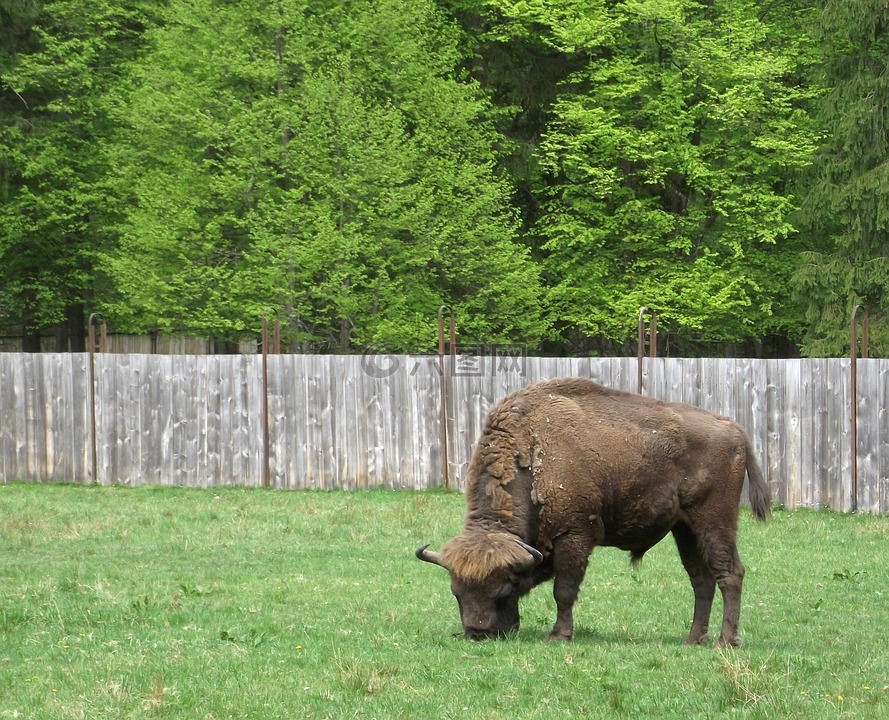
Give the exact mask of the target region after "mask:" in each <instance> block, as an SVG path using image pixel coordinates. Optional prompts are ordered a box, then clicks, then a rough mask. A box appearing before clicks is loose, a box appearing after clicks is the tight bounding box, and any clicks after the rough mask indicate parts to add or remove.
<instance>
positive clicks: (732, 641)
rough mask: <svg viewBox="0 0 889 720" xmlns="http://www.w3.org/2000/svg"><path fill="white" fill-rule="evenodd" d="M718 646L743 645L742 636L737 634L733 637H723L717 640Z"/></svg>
mask: <svg viewBox="0 0 889 720" xmlns="http://www.w3.org/2000/svg"><path fill="white" fill-rule="evenodd" d="M716 647H719V648H724V647H741V638H740V637H738V636H737V635H735V636H734V637H732V638H726V637H721V638H719V640H717V641H716Z"/></svg>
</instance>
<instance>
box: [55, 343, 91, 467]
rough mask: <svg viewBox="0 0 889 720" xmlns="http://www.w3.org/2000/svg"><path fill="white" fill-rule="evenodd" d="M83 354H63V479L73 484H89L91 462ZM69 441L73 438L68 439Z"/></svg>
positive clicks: (85, 360)
mask: <svg viewBox="0 0 889 720" xmlns="http://www.w3.org/2000/svg"><path fill="white" fill-rule="evenodd" d="M87 363H88V355H87V354H86V353H67V355H66V378H65V389H64V392H65V393H66V396H67V397H68V398H69V408H68V413H67V415H66V418H65V425H64V427H63V428H62V432H63V434H64V436H65V437H66V438H67V439H68V441H67V445H68V448H67V449H66V452H67V453H70V461H69V462H70V465H69V471H68V475H67V478H68V479H69V480H70V481H71V482H75V483H87V482H89V479H90V478H89V474H90V462H91V459H92V440H91V432H90V409H89V408H90V406H89V393H88V392H87V388H88V386H89V369H88V367H87ZM72 438H73V439H72Z"/></svg>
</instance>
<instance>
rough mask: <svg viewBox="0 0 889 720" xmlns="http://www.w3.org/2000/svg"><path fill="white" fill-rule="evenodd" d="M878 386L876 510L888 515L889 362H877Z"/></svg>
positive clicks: (883, 360) (876, 393)
mask: <svg viewBox="0 0 889 720" xmlns="http://www.w3.org/2000/svg"><path fill="white" fill-rule="evenodd" d="M877 382H878V385H877V389H876V391H875V392H874V395H875V397H877V398H878V401H879V456H880V460H879V470H878V483H879V484H878V486H877V510H876V512H879V513H881V514H886V513H889V360H886V359H881V360H880V361H879V372H878V381H877Z"/></svg>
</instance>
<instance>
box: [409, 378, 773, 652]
mask: <svg viewBox="0 0 889 720" xmlns="http://www.w3.org/2000/svg"><path fill="white" fill-rule="evenodd" d="M745 474H746V475H747V476H748V477H749V480H750V489H749V496H750V503H751V507H752V509H753V512H754V514H755V515H756V516H757V517H758V518H761V519H762V518H765V517H766V516H767V515H768V513H769V505H770V499H769V489H768V486H767V485H766V483H765V480H764V478H763V474H762V471H761V469H760V468H759V465H758V463H757V462H756V459H755V457H754V456H753V453H752V451H751V447H750V441H749V439H748V437H747V435H746V433H745V432H744V431H743V429H742V428H741V427H740V426H738V425H737V424H736V423H735V422H733V421H732V420H730V419H728V418H725V417H720V416H717V415H713V414H711V413H708V412H705V411H703V410H700V409H699V408H695V407H692V406H690V405H684V404H681V403H664V402H660V401H658V400H653V399H650V398H645V397H641V396H639V395H633V394H629V393H624V392H619V391H616V390H611V389H608V388H605V387H602V386H601V385H598V384H596V383H594V382H592V381H590V380H587V379H584V378H566V379H560V380H550V381H545V382H541V383H537V384H536V385H532V386H529V387H527V388H524V389H523V390H520V391H518V392H516V393H513V394H512V395H509V396H507V397H506V398H505V399H504V400H503V401H501V402H500V403H499V404H498V405H497V406H496V407H495V408H494V409H493V410H492V411H491V412H490V414H489V416H488V419H487V422H486V425H485V428H484V431H483V432H482V435H481V437H480V438H479V441H478V444H477V446H476V448H475V451H474V453H473V456H472V460H471V462H470V467H469V475H468V479H467V487H466V518H465V523H464V530H463V533H462V534H461V535H460V536H458V537H456V538H454V539H452V540H451V541H449V542H448V543H447V544H446V545H445V547H444V548H443V550H442V552H441V554H440V555H439V554H435V553H423V554H422V555H420V556H421V557H422V559H426V560H429V561H430V562H436V563H438V564H440V565H443V566H444V567H446V568H447V569H448V570H449V571H450V573H451V577H452V585H453V586H454V592H455V594H457V595H458V598H459V597H460V594H461V592H462V593H463V595H464V597H463V598H462V600H461V613H462V619H463V621H464V630H465V631H466V633H467V634H468V635H471V636H473V637H478V636H487V635H492V634H501V633H502V632H504V630H508V629H510V628H508V627H507V628H504V627H502V625H503V624H504V623H507V622H508V623H510V624H511V625H512V626H517V625H518V619H517V617H518V616H517V598H518V596H519V595H521V594H523V593H525V592H528V590H530V588H531V587H533V586H534V585H536V584H538V583H540V582H543V581H545V580H548V579H550V578H553V579H554V587H553V593H554V596H555V599H556V604H557V606H558V619H557V621H556V625H555V627H554V628H553V632H552V636H553V637H563V638H570V637H571V636H572V634H573V618H572V606H573V603H574V600H575V598H576V596H577V592H578V588H579V586H580V582H581V580H582V579H583V575H584V572H585V569H586V565H587V560H588V556H589V554H590V553H591V552H592V549H593V548H594V547H595V546H596V545H609V546H615V547H619V548H622V549H624V550H628V551H629V552H630V554H631V558H632V559H633V561H634V562H637V561H638V560H639V559H640V558H641V557H642V556H643V555H644V553H645V552H646V551H647V550H648V549H649V548H651V547H652V546H653V545H655V544H656V543H657V542H659V541H660V540H661V539H662V538H663V537H664V536H665V535H667V534H668V533H671V532H672V534H673V536H674V539H675V541H676V544H677V547H678V549H679V553H680V556H681V558H682V561H683V564H684V566H685V568H686V570H687V572H688V574H689V578H690V580H691V583H692V587H693V590H694V594H695V616H694V621H693V625H692V631H691V632H690V633H689V635H688V637H687V638H686V642H702V641H703V640H704V639H706V638H707V637H708V636H707V621H708V619H709V615H710V606H711V603H712V598H713V594H714V591H715V588H716V586H717V585H718V586H719V588H720V590H721V591H722V594H723V600H724V615H723V627H722V632H721V634H720V638H719V642H720V643H721V644H724V645H730V644H737V642H739V640H738V637H737V623H738V615H739V612H740V593H741V582H742V579H743V573H744V568H743V565H742V564H741V561H740V559H739V558H738V555H737V549H736V542H735V534H736V528H737V518H738V505H739V502H740V497H741V489H742V486H743V482H744V476H745ZM517 540H521V541H523V542H525V543H528V544H529V545H531V546H533V547H534V548H536V549H537V550H538V551H540V553H542V555H543V560H542V562H539V563H538V565H537V566H536V567H533V569H530V570H529V569H528V567H529V563H528V561H529V553H528V551H527V550H526V549H525V548H523V547H522V546H521V545H520V544H518V543H517V542H516V541H517ZM516 568H521V570H520V571H517V570H516ZM495 586H496V587H495ZM506 586H509V587H512V589H513V591H514V592H513V594H514V596H515V599H516V606H515V610H514V612H513V609H512V608H511V609H510V611H509V612H508V613H506V612H505V613H503V614H502V617H501V619H500V620H498V619H497V613H496V612H494V611H493V610H491V608H489V607H487V605H489V604H490V603H491V602H493V599H492V598H491V597H489V596H490V595H492V593H494V591H495V590H496V594H497V595H498V596H500V597H501V598H502V597H503V596H505V594H506V590H505V589H504V588H505V587H506ZM486 587H487V588H488V590H486ZM510 602H512V601H510ZM466 606H469V607H468V608H467V607H466ZM513 616H514V618H515V619H513ZM468 618H469V619H468ZM471 618H475V620H474V622H475V624H476V625H478V627H473V628H471V629H470V628H469V627H467V623H469V622H471ZM507 618H508V619H507ZM485 625H491V626H492V627H484V626H485ZM470 630H471V632H470Z"/></svg>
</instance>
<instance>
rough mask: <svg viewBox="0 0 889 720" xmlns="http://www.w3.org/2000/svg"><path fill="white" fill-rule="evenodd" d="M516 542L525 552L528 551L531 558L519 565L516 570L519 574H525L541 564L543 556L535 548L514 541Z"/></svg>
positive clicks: (519, 541)
mask: <svg viewBox="0 0 889 720" xmlns="http://www.w3.org/2000/svg"><path fill="white" fill-rule="evenodd" d="M516 542H517V543H518V544H519V545H521V546H522V547H523V548H524V549H525V550H527V551H528V554H529V555H530V556H531V558H530V560H528V561H527V562H524V563H522V564H521V566H520V567H518V568H516V570H518V571H519V572H526V571H527V570H530V569H531V568H535V567H537V566H538V565H540V563H542V562H543V554H542V553H541V552H540V550H538V549H537V548H535V547H531V546H530V545H528V543H525V542H522V541H521V540H516Z"/></svg>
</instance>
